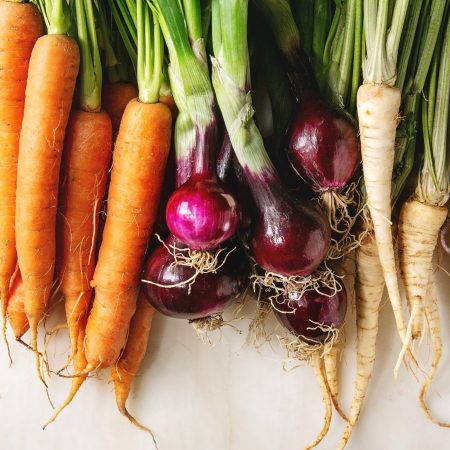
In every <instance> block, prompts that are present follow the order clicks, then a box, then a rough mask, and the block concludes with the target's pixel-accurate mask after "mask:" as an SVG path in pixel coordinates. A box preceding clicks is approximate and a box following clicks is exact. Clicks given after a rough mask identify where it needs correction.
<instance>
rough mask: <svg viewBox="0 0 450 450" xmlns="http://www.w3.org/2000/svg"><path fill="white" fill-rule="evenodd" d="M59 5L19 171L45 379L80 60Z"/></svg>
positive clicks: (32, 72)
mask: <svg viewBox="0 0 450 450" xmlns="http://www.w3.org/2000/svg"><path fill="white" fill-rule="evenodd" d="M58 1H59V2H61V5H60V9H59V11H60V14H61V15H62V17H57V15H56V14H53V15H52V16H50V17H51V19H52V20H54V21H55V23H50V24H49V25H48V26H49V27H50V29H51V30H52V32H53V33H55V34H48V35H46V36H43V37H41V38H39V39H38V41H37V42H36V45H35V46H34V48H33V52H32V55H31V59H30V66H29V70H28V84H27V89H26V95H25V109H24V117H23V124H22V131H21V134H20V146H19V160H18V169H17V202H16V208H17V210H16V235H17V237H16V239H17V256H18V262H19V268H20V272H21V274H22V279H23V284H24V291H25V299H24V304H25V311H26V313H27V317H28V322H29V324H30V329H31V346H32V348H33V350H34V352H35V355H36V365H37V369H38V373H39V374H40V378H41V379H42V374H41V372H40V367H39V366H40V361H39V354H38V351H37V328H38V323H39V321H40V320H41V318H42V316H43V313H44V310H45V306H46V304H47V301H48V298H49V294H50V291H51V288H52V283H53V273H54V268H55V248H56V243H55V241H56V236H55V228H56V210H57V209H56V207H57V199H58V182H59V169H60V163H61V156H62V147H63V141H64V135H65V130H66V125H67V121H68V118H69V113H70V106H71V104H72V97H73V92H74V89H75V80H76V76H77V73H78V66H79V59H80V56H79V50H78V45H77V43H76V42H75V40H74V39H72V38H70V37H68V36H67V35H66V32H67V29H66V26H67V20H66V18H67V17H68V15H67V12H66V13H65V14H64V8H63V5H66V6H67V4H66V3H65V2H64V1H63V0H58ZM53 10H56V8H53ZM47 16H48V15H47V14H46V17H47ZM58 19H59V20H58ZM56 33H58V34H56Z"/></svg>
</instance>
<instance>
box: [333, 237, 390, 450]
mask: <svg viewBox="0 0 450 450" xmlns="http://www.w3.org/2000/svg"><path fill="white" fill-rule="evenodd" d="M356 262H357V266H356V267H357V273H356V326H357V338H356V355H357V356H356V381H355V392H354V394H353V401H352V405H351V407H350V415H349V418H348V424H347V428H346V430H345V433H344V435H343V436H342V439H341V442H340V444H339V448H340V449H343V448H344V447H345V445H346V444H347V441H348V439H349V438H350V434H351V432H352V430H353V427H354V426H355V424H356V422H357V420H358V418H359V414H360V413H361V408H362V405H363V402H364V398H365V396H366V393H367V388H368V385H369V381H370V377H371V375H372V371H373V366H374V363H375V349H376V347H375V346H376V340H377V335H378V316H379V310H380V303H381V298H382V296H383V289H384V281H383V269H382V267H381V263H380V259H379V256H378V247H377V245H376V243H375V238H374V236H373V233H368V234H367V235H366V236H365V239H364V241H363V242H362V243H361V246H360V247H359V248H358V249H357V250H356Z"/></svg>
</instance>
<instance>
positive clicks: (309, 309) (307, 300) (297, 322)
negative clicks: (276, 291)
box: [274, 288, 347, 342]
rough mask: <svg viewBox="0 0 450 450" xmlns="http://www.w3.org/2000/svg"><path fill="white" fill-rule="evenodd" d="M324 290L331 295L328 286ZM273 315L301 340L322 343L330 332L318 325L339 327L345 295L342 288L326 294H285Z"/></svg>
mask: <svg viewBox="0 0 450 450" xmlns="http://www.w3.org/2000/svg"><path fill="white" fill-rule="evenodd" d="M324 293H326V294H331V291H330V290H329V289H328V288H326V289H325V288H324ZM277 309H278V310H279V311H277V310H275V311H274V312H275V316H276V317H277V319H278V321H279V322H280V323H281V324H282V325H283V326H284V327H285V328H287V329H288V330H289V331H290V332H291V333H292V334H294V335H296V336H298V337H299V338H300V339H301V338H305V339H304V340H305V341H306V342H309V341H310V340H314V341H318V342H325V341H326V340H327V339H328V338H329V337H330V334H329V332H327V331H324V330H323V329H320V328H318V327H317V324H320V325H322V326H324V327H334V328H340V327H341V325H342V324H343V322H344V318H345V313H346V311H347V294H346V292H345V290H344V289H342V290H341V291H339V292H337V293H335V294H334V295H332V296H330V297H328V296H326V295H323V294H320V293H318V292H316V291H307V292H305V293H304V294H303V295H302V296H299V295H298V294H296V293H293V294H291V295H288V294H286V295H285V299H284V303H283V304H282V305H277Z"/></svg>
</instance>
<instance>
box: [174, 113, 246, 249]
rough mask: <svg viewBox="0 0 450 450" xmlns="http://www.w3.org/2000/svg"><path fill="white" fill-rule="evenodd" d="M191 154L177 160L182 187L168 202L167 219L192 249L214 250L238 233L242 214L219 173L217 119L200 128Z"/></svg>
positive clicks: (176, 235) (197, 130)
mask: <svg viewBox="0 0 450 450" xmlns="http://www.w3.org/2000/svg"><path fill="white" fill-rule="evenodd" d="M189 154H190V156H189V158H186V159H181V160H180V161H177V186H179V187H178V189H177V190H176V191H175V192H174V193H173V194H172V196H171V197H170V199H169V201H168V203H167V207H166V222H167V226H168V228H169V230H170V232H171V233H172V234H173V235H174V236H175V237H177V238H178V239H180V240H181V241H182V242H184V243H185V244H187V245H188V246H189V248H191V249H192V250H212V249H214V248H216V247H218V246H219V245H220V244H221V243H222V242H224V241H226V240H227V239H229V238H230V237H231V236H233V235H234V234H235V233H236V231H237V230H238V227H239V221H240V218H241V209H240V207H239V204H238V202H237V200H236V198H235V196H234V195H233V192H232V191H231V190H230V189H229V188H228V187H227V185H226V184H224V183H222V182H221V181H220V180H219V178H218V177H217V167H216V122H215V121H214V120H212V121H211V124H210V125H209V126H208V127H206V128H205V129H203V130H200V129H198V128H196V148H195V150H193V151H191V152H189ZM191 164H192V166H191V167H190V165H191ZM189 171H191V174H190V177H189V179H188V180H187V181H186V182H185V183H184V184H182V185H181V186H180V183H181V181H184V178H185V177H186V175H187V174H188V173H189Z"/></svg>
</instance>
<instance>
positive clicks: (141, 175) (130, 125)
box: [86, 99, 172, 370]
mask: <svg viewBox="0 0 450 450" xmlns="http://www.w3.org/2000/svg"><path fill="white" fill-rule="evenodd" d="M171 127H172V118H171V113H170V109H169V108H168V107H167V106H166V105H164V104H162V103H143V102H140V101H138V100H137V99H135V100H132V101H131V102H130V103H129V104H128V105H127V107H126V109H125V113H124V115H123V118H122V122H121V125H120V130H119V134H118V136H117V141H116V145H115V150H114V155H113V169H112V174H111V184H110V187H109V195H108V214H107V218H106V223H105V229H104V231H103V241H102V244H101V247H100V252H99V258H98V263H97V266H96V268H95V272H94V279H93V281H92V286H93V287H94V288H95V299H94V302H93V307H92V311H91V313H90V315H89V319H88V323H87V329H86V359H87V361H88V369H87V370H92V369H94V368H103V367H108V366H110V365H112V364H114V363H115V362H116V361H117V359H118V357H119V354H120V351H121V350H122V349H123V347H124V346H125V343H126V339H127V333H128V327H129V324H130V320H131V318H132V316H133V314H134V312H135V309H136V301H137V296H138V292H139V276H140V273H141V269H142V264H143V258H144V255H145V250H146V246H147V242H148V238H149V236H150V233H151V230H152V227H153V224H154V222H155V218H156V213H157V210H158V202H159V196H160V192H161V187H162V183H163V178H164V169H165V166H166V161H167V156H168V153H169V148H170V138H171Z"/></svg>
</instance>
